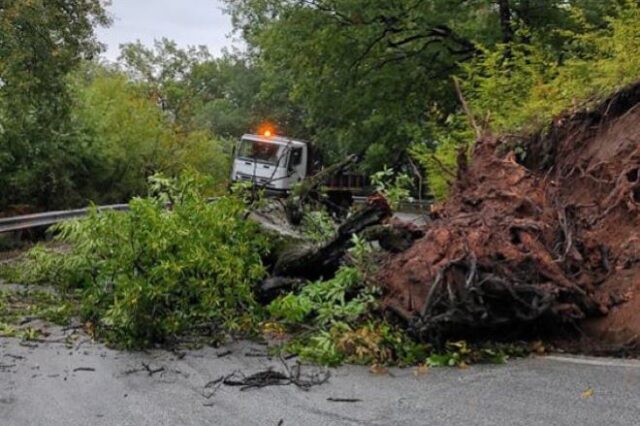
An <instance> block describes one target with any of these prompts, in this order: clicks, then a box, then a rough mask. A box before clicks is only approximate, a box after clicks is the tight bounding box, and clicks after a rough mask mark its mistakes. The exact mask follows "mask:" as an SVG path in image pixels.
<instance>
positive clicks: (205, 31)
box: [98, 0, 238, 60]
mask: <svg viewBox="0 0 640 426" xmlns="http://www.w3.org/2000/svg"><path fill="white" fill-rule="evenodd" d="M221 7H222V2H221V1H220V0H112V4H111V6H110V7H109V8H108V11H109V12H110V14H111V15H112V17H113V24H112V25H111V27H109V28H99V29H98V38H99V39H100V41H101V42H103V43H105V44H107V52H105V53H104V54H103V55H104V56H105V57H106V58H107V59H109V60H115V59H117V57H118V55H119V53H120V49H119V45H120V44H122V43H129V42H134V41H136V40H140V41H141V42H142V43H143V44H145V45H148V46H151V45H152V44H153V40H154V39H160V38H162V37H166V38H169V39H172V40H175V41H176V42H177V43H178V45H179V46H180V47H186V46H199V45H205V46H207V47H208V48H209V50H210V51H211V53H212V54H214V55H218V54H219V53H220V50H221V49H222V48H223V47H231V46H232V44H234V43H232V39H231V38H229V36H230V34H231V30H232V26H231V18H230V17H229V15H225V14H224V13H222V10H221ZM235 45H236V46H237V45H238V43H235Z"/></svg>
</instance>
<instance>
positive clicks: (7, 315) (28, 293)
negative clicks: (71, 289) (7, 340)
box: [0, 288, 78, 336]
mask: <svg viewBox="0 0 640 426" xmlns="http://www.w3.org/2000/svg"><path fill="white" fill-rule="evenodd" d="M77 306H78V304H77V301H76V300H75V297H74V296H73V295H72V294H65V295H64V296H63V295H61V294H59V293H57V292H56V291H53V290H52V289H40V288H35V289H34V288H26V289H16V290H3V291H0V336H1V335H3V334H4V335H16V334H19V332H22V330H23V329H24V327H23V326H22V324H23V322H24V320H25V319H30V320H34V319H41V320H44V321H48V322H52V323H54V324H58V325H68V324H69V322H70V321H71V319H72V318H73V317H74V316H75V315H77V313H78V312H77ZM28 322H31V321H28ZM3 330H4V331H3Z"/></svg>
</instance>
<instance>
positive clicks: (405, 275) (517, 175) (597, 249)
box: [379, 84, 640, 349]
mask: <svg viewBox="0 0 640 426" xmlns="http://www.w3.org/2000/svg"><path fill="white" fill-rule="evenodd" d="M639 104H640V84H637V85H634V86H632V87H629V88H627V89H625V90H623V91H620V92H618V93H617V94H615V95H613V96H611V97H610V98H609V99H607V100H606V101H605V102H603V103H601V104H600V105H598V106H597V107H595V108H593V109H591V110H589V111H582V112H578V113H573V114H570V115H565V116H563V117H560V118H558V119H556V120H555V121H554V123H552V124H551V125H550V126H549V128H547V129H545V131H544V132H541V133H540V134H537V135H534V136H531V137H527V138H521V139H519V140H515V139H514V138H503V139H500V138H493V137H484V138H482V139H481V140H479V141H478V142H477V144H476V145H475V147H474V149H473V153H472V154H471V158H470V160H469V162H468V164H467V163H466V161H465V160H464V158H461V161H460V170H459V173H458V177H457V179H456V182H455V183H454V186H453V190H452V194H451V196H450V198H449V199H448V200H447V201H446V202H445V203H444V204H442V205H439V206H437V207H435V208H434V209H433V212H432V216H433V219H434V221H433V222H432V223H431V224H430V225H429V226H428V227H427V230H426V233H425V236H424V237H423V238H421V239H420V240H418V241H417V242H416V243H415V244H414V245H413V246H412V247H411V248H410V249H409V250H407V251H405V252H403V253H401V254H399V255H395V256H392V257H390V258H389V259H388V261H387V264H386V266H385V267H384V268H382V272H381V274H380V275H379V279H380V282H382V283H383V286H384V287H385V289H386V297H385V306H386V307H387V308H389V310H391V311H393V312H395V313H396V314H398V315H399V316H400V317H402V318H403V319H404V320H406V321H408V323H409V325H410V327H411V328H412V329H413V331H414V332H416V333H417V334H419V335H421V336H422V337H423V338H428V339H433V338H436V339H437V338H439V337H441V336H451V335H455V334H469V333H474V332H476V331H480V330H482V331H489V332H492V333H495V332H499V333H504V332H510V333H514V334H518V333H519V332H520V330H524V329H528V330H530V329H531V328H532V327H533V328H540V327H546V328H547V329H548V328H549V326H551V328H554V327H556V328H567V329H569V330H573V335H574V336H576V337H579V336H582V337H581V338H582V339H583V340H588V341H589V345H591V347H593V348H598V347H608V348H614V347H615V348H618V349H619V348H621V347H624V348H628V349H631V348H636V349H637V346H638V336H639V335H640V262H639V260H640V233H639V229H640V228H639V227H638V225H639V219H640V215H639V213H638V207H639V206H640V172H639V170H640V143H639V142H640V108H637V106H638V105H639ZM517 145H519V146H521V147H524V148H525V149H526V152H527V155H526V158H524V159H520V161H518V159H517V158H516V155H515V153H514V149H513V148H514V147H515V146H517ZM564 325H568V326H569V327H563V326H564Z"/></svg>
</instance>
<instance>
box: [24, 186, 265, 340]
mask: <svg viewBox="0 0 640 426" xmlns="http://www.w3.org/2000/svg"><path fill="white" fill-rule="evenodd" d="M170 186H171V187H173V189H167V192H166V193H165V194H164V195H166V197H168V198H169V199H170V200H172V202H173V205H172V208H171V209H170V210H167V209H166V208H165V205H164V200H165V199H167V198H166V197H162V196H158V197H154V198H136V199H134V200H133V201H131V203H130V204H129V212H127V213H120V212H100V213H99V212H97V211H93V212H92V213H91V214H90V216H89V217H88V218H87V219H85V220H80V221H76V222H70V223H65V224H63V225H62V226H61V227H60V229H59V231H60V236H59V239H60V240H61V241H64V242H66V243H69V244H70V245H71V250H70V252H69V253H66V254H55V253H51V254H50V256H52V257H53V259H51V260H47V261H45V262H40V263H39V264H40V267H41V268H42V270H41V271H38V272H39V273H38V274H37V275H38V276H35V277H34V276H32V277H31V279H32V281H39V282H47V281H49V282H55V283H57V284H59V285H64V286H67V287H73V288H77V289H79V290H80V291H81V294H82V315H83V317H84V318H85V319H88V320H91V321H93V322H94V323H95V325H96V327H97V332H98V334H99V335H101V336H103V337H105V338H106V339H107V340H108V341H110V342H112V343H115V344H118V345H120V346H125V347H144V346H148V345H149V344H151V343H154V342H158V341H163V340H166V339H167V338H172V337H174V336H177V335H180V334H183V333H186V332H190V331H196V330H202V329H204V330H209V331H211V332H212V333H213V336H214V337H215V338H219V337H221V336H223V335H224V334H225V333H232V332H243V331H244V332H247V331H250V330H252V329H253V327H254V325H255V323H256V321H257V320H258V319H259V315H260V307H259V306H258V305H257V304H256V301H255V299H254V293H253V285H254V284H255V283H256V282H257V281H259V280H260V279H261V278H263V277H264V275H265V270H264V267H263V265H262V261H261V255H263V254H264V253H265V252H266V251H267V250H268V244H267V241H266V239H265V238H264V237H263V236H262V235H261V234H260V233H259V231H258V228H257V225H255V224H254V223H252V222H251V221H246V220H244V219H243V215H244V212H245V207H244V204H243V203H242V202H241V200H239V199H238V198H236V197H233V196H226V197H221V198H220V199H218V200H217V201H216V202H213V203H208V202H207V201H206V198H205V196H204V195H203V192H202V184H201V183H200V182H198V181H197V179H195V178H192V177H183V178H182V179H181V180H179V181H176V182H171V185H170ZM32 256H33V254H32ZM35 256H38V257H42V256H43V255H42V254H40V253H37V254H36V255H35ZM47 265H51V268H47ZM25 278H27V277H25Z"/></svg>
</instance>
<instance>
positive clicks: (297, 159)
mask: <svg viewBox="0 0 640 426" xmlns="http://www.w3.org/2000/svg"><path fill="white" fill-rule="evenodd" d="M301 163H302V148H293V149H292V150H291V159H290V160H289V168H292V167H296V166H299V165H300V164H301Z"/></svg>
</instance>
